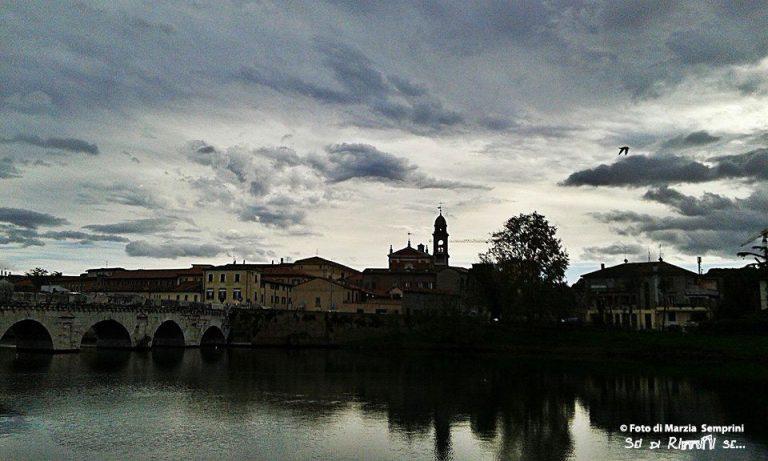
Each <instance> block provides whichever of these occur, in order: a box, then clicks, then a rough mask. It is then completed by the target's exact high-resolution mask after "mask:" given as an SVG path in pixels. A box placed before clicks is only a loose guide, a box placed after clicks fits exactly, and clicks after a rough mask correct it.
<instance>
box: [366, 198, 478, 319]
mask: <svg viewBox="0 0 768 461" xmlns="http://www.w3.org/2000/svg"><path fill="white" fill-rule="evenodd" d="M432 237H433V247H432V248H433V252H432V254H429V249H428V248H427V247H426V246H425V245H423V244H418V245H417V246H416V247H415V248H414V247H412V246H411V241H410V239H409V240H408V244H407V245H406V246H405V248H401V249H399V250H397V251H393V249H392V247H391V246H390V249H389V256H388V259H389V267H387V268H369V269H365V270H364V271H363V276H362V286H363V288H365V289H366V290H368V291H370V292H373V293H375V294H376V295H377V296H379V297H389V298H393V299H406V298H407V297H408V296H409V295H410V296H412V297H413V298H414V301H415V300H416V298H418V302H406V301H403V312H405V313H409V312H411V311H413V310H418V309H427V308H428V306H432V307H435V308H438V309H441V310H442V309H446V308H450V307H456V306H459V305H460V300H461V296H462V295H463V294H464V290H465V287H466V282H467V270H466V269H464V268H462V267H451V266H450V265H449V264H448V260H449V257H450V255H449V254H448V224H447V223H446V220H445V217H444V216H443V215H442V212H441V213H440V215H439V216H438V217H437V218H436V219H435V224H434V232H433V233H432Z"/></svg>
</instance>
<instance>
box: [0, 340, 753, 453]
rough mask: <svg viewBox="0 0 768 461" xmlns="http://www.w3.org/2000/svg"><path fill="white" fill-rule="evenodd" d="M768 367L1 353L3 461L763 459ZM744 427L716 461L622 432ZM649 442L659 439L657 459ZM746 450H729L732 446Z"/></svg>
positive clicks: (377, 356)
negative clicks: (637, 443) (630, 443)
mask: <svg viewBox="0 0 768 461" xmlns="http://www.w3.org/2000/svg"><path fill="white" fill-rule="evenodd" d="M767 383H768V370H766V369H765V368H761V367H756V366H747V365H738V364H737V365H724V364H717V365H697V366H681V365H677V366H651V365H648V364H636V363H604V362H594V361H592V362H571V361H549V360H541V359H521V358H514V357H504V356H499V355H473V354H465V353H448V354H445V353H443V354H436V353H392V352H350V351H340V350H278V349H230V350H198V349H191V350H181V349H167V350H155V351H151V352H121V351H107V350H98V351H97V350H87V351H86V350H84V351H83V352H81V353H79V354H64V355H53V356H52V355H45V354H17V353H16V351H14V350H12V349H0V386H1V387H0V459H2V460H16V459H19V460H23V459H93V460H111V459H116V460H117V459H174V460H187V459H256V460H271V459H316V460H326V459H329V460H332V459H349V460H357V459H366V460H377V459H530V460H566V459H568V460H570V459H578V460H590V461H595V460H603V459H625V460H635V459H673V460H676V459H691V460H694V459H695V460H699V459H755V460H758V459H761V460H762V459H768V387H767V386H766V384H767ZM657 423H675V424H678V425H687V424H694V425H697V426H699V425H701V424H708V425H729V424H739V425H742V424H743V425H744V428H745V432H744V433H737V434H732V435H729V436H723V435H722V434H717V435H716V443H717V445H718V448H716V449H715V450H694V451H681V450H679V449H675V448H674V447H673V448H672V449H667V442H668V436H670V435H671V436H680V437H681V438H685V439H686V440H688V439H691V440H692V439H699V438H701V436H702V435H704V434H701V433H693V434H690V433H689V434H677V433H675V434H668V433H665V434H654V433H650V434H648V433H646V434H635V435H634V437H633V439H634V440H637V439H639V438H642V439H643V441H642V444H643V445H642V446H641V448H638V449H634V448H632V449H630V448H625V443H626V442H625V439H626V438H627V436H628V434H626V433H623V432H621V429H620V428H621V425H622V424H627V425H629V424H636V425H644V424H647V425H650V426H653V425H655V424H657ZM652 439H663V441H664V444H663V447H662V448H661V449H656V450H650V448H649V447H648V444H649V442H650V441H651V440H652ZM730 439H733V440H736V441H737V444H736V446H739V447H744V448H736V449H724V448H722V447H721V445H722V444H723V442H724V441H726V440H730Z"/></svg>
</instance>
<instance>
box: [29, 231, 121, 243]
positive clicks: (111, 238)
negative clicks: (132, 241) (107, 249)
mask: <svg viewBox="0 0 768 461" xmlns="http://www.w3.org/2000/svg"><path fill="white" fill-rule="evenodd" d="M40 237H41V238H46V239H51V240H78V241H79V242H80V243H83V244H85V243H91V242H127V241H128V239H127V238H125V237H120V236H119V235H102V234H90V233H87V232H80V231H72V230H69V231H48V232H43V233H41V234H40Z"/></svg>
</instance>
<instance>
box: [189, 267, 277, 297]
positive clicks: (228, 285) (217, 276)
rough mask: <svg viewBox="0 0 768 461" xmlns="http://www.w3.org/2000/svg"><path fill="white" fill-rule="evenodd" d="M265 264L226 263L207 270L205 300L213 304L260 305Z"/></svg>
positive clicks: (204, 284) (204, 286) (204, 287)
mask: <svg viewBox="0 0 768 461" xmlns="http://www.w3.org/2000/svg"><path fill="white" fill-rule="evenodd" d="M263 267H264V264H245V263H243V264H237V263H231V264H224V265H222V266H212V267H208V268H206V270H205V276H204V279H203V289H204V294H205V297H204V299H203V301H204V302H205V303H207V304H212V305H240V304H250V305H258V304H259V303H260V302H261V293H262V292H261V272H262V269H263Z"/></svg>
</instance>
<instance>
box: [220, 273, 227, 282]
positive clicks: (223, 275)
mask: <svg viewBox="0 0 768 461" xmlns="http://www.w3.org/2000/svg"><path fill="white" fill-rule="evenodd" d="M226 281H227V274H221V275H219V282H221V283H224V282H226Z"/></svg>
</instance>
